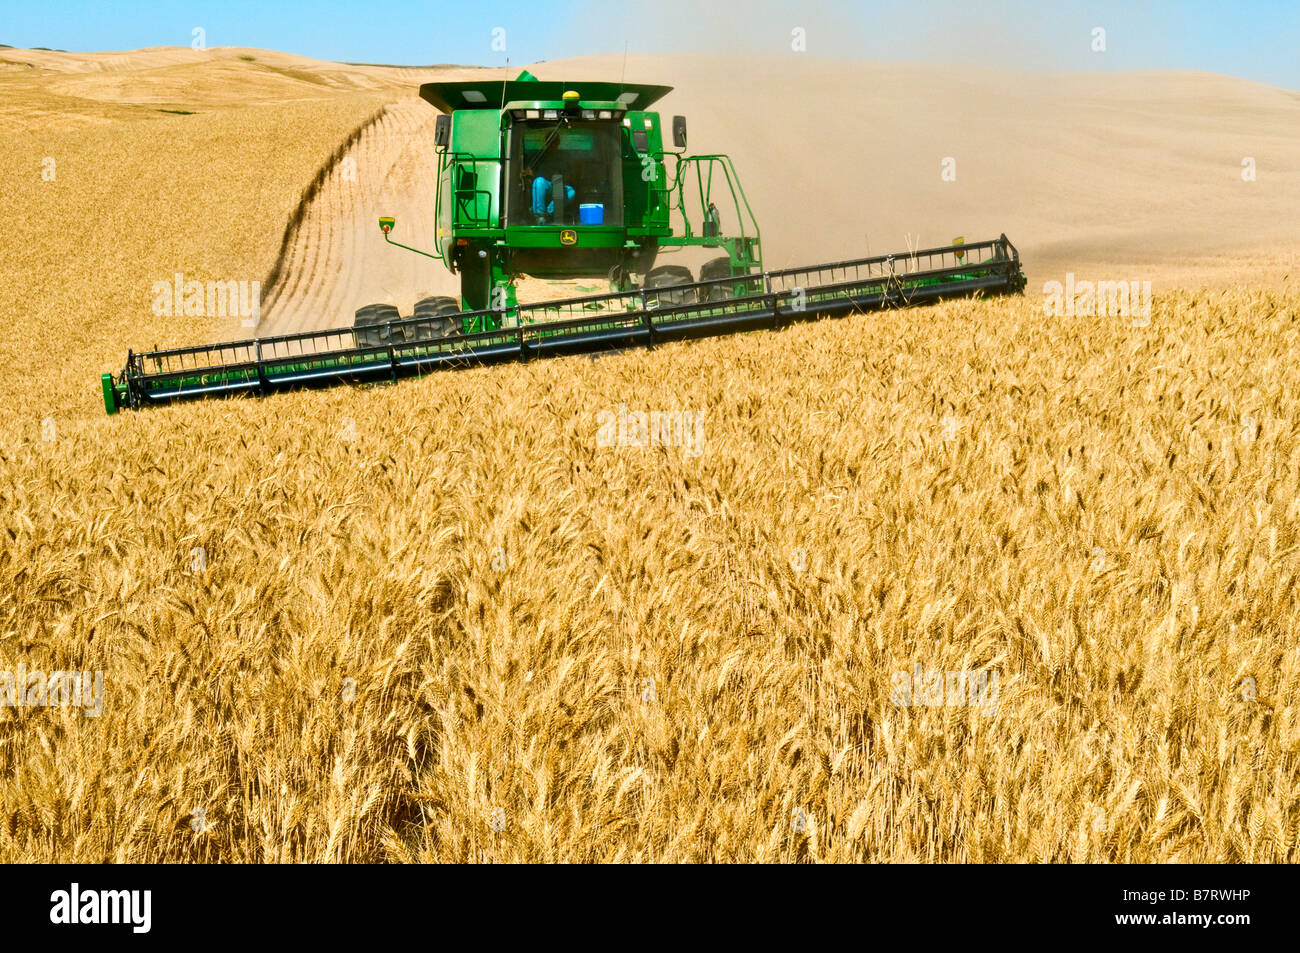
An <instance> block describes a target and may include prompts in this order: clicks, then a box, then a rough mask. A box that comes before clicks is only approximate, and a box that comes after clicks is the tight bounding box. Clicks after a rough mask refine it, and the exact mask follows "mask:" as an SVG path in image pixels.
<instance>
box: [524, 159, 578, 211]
mask: <svg viewBox="0 0 1300 953" xmlns="http://www.w3.org/2000/svg"><path fill="white" fill-rule="evenodd" d="M553 191H554V187H553V186H552V185H551V180H550V179H549V178H548V177H547V176H544V175H538V174H537V172H536V171H535V170H533V169H530V168H528V167H525V168H524V193H525V194H526V195H531V196H532V209H533V217H534V218H535V219H536V220H537V224H538V225H546V224H548V223H549V222H550V221H551V216H552V215H554V214H555V199H554V197H553V196H552V194H551V193H552V192H553ZM577 196H578V193H577V190H575V189H574V187H573V186H571V185H569V184H567V183H566V184H565V186H564V200H565V207H566V208H572V207H573V201H574V199H576V198H577Z"/></svg>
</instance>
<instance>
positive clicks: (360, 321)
mask: <svg viewBox="0 0 1300 953" xmlns="http://www.w3.org/2000/svg"><path fill="white" fill-rule="evenodd" d="M459 313H460V303H459V302H458V301H457V300H456V299H455V298H450V297H447V296H445V295H438V296H435V297H432V298H421V299H420V300H419V301H417V302H416V303H415V310H414V312H413V313H412V315H411V317H412V318H415V319H417V321H418V323H416V324H408V325H405V326H404V327H400V328H396V327H395V328H393V329H392V334H393V337H392V343H393V344H411V343H414V342H417V341H441V340H443V339H444V338H449V337H453V336H455V335H457V334H459V333H460V331H461V328H460V324H459V323H458V322H457V321H456V319H455V318H454V317H451V316H452V315H456V314H459ZM401 320H403V318H402V314H401V312H400V311H398V310H397V306H396V305H391V304H368V305H366V306H365V307H364V308H358V309H357V313H356V317H355V318H354V319H353V321H352V328H353V332H354V334H355V336H356V339H357V344H359V345H360V346H361V347H381V346H383V345H385V344H388V343H389V340H388V330H387V329H386V328H385V327H384V325H385V324H387V323H388V322H389V321H401Z"/></svg>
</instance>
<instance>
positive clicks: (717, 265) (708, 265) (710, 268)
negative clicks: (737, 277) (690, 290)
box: [700, 257, 735, 301]
mask: <svg viewBox="0 0 1300 953" xmlns="http://www.w3.org/2000/svg"><path fill="white" fill-rule="evenodd" d="M730 277H731V259H730V258H725V257H724V258H715V259H713V260H712V261H706V262H705V263H704V264H703V266H701V268H700V281H711V280H712V279H714V278H730ZM700 295H701V296H702V297H703V298H704V300H705V301H725V300H727V299H728V298H731V297H734V296H735V295H734V292H733V290H732V286H731V285H728V284H717V285H711V286H710V287H708V288H701V289H700Z"/></svg>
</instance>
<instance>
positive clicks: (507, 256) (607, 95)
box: [102, 71, 1025, 414]
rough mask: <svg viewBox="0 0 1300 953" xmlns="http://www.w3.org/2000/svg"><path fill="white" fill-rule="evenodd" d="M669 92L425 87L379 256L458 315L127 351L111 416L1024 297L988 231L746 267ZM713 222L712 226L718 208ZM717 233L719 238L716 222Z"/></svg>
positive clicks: (433, 313)
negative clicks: (900, 249) (406, 216)
mask: <svg viewBox="0 0 1300 953" xmlns="http://www.w3.org/2000/svg"><path fill="white" fill-rule="evenodd" d="M670 89H671V87H668V86H641V85H630V84H621V83H555V82H542V81H540V80H537V79H536V78H535V77H533V76H531V75H530V74H529V73H527V72H526V71H525V72H524V73H523V74H521V75H520V76H519V78H518V79H516V80H513V81H507V82H501V81H483V82H455V83H428V84H425V85H423V86H421V87H420V95H421V97H423V98H424V99H425V100H427V101H428V102H430V103H432V104H433V105H434V106H436V107H437V108H438V109H439V110H440V111H441V112H442V115H440V116H438V119H437V125H436V127H435V133H434V141H435V148H437V150H438V152H439V162H438V169H439V171H438V184H437V194H436V196H435V199H434V201H435V203H436V204H435V209H436V221H437V235H436V236H435V243H434V251H433V252H424V251H419V250H418V249H414V248H409V246H406V245H400V243H398V242H395V241H393V239H392V232H393V230H394V228H395V222H394V220H393V219H391V218H382V219H380V222H379V224H380V228H381V229H382V230H383V233H384V237H385V240H387V241H388V242H389V243H390V244H393V245H398V246H399V247H401V248H407V249H408V250H409V251H414V252H417V253H419V254H422V255H428V256H429V257H431V258H435V259H438V260H439V261H441V262H443V264H444V265H446V267H447V268H449V269H450V270H451V271H452V272H453V273H456V274H459V275H460V280H461V300H460V301H457V300H456V299H454V298H449V297H437V298H425V299H424V300H422V301H420V302H418V303H417V304H416V305H415V308H414V313H413V314H412V315H411V316H409V317H403V316H402V315H401V314H400V313H399V312H398V309H397V308H396V307H394V306H392V305H388V304H372V305H367V306H366V307H364V308H361V309H359V310H358V311H357V313H356V317H355V321H354V323H353V325H352V327H344V328H338V329H334V330H326V331H305V332H299V333H295V334H285V335H279V336H275V337H266V338H256V339H253V340H247V341H237V342H232V343H228V344H213V345H204V346H200V347H181V348H171V349H168V350H158V351H149V352H144V353H139V354H137V353H134V352H132V353H130V354H129V355H128V356H127V363H126V367H125V368H124V369H123V370H122V373H121V374H120V375H118V376H117V377H114V376H113V375H111V374H104V375H103V378H102V383H103V391H104V406H105V408H106V409H107V411H108V412H109V413H110V414H112V413H116V412H117V411H118V409H120V408H122V407H132V408H138V407H141V406H145V405H150V404H162V403H168V402H171V401H176V400H185V399H190V398H198V397H214V396H224V395H235V394H267V393H271V392H274V391H284V390H292V389H295V388H301V387H324V386H330V385H334V384H340V383H363V382H371V381H395V380H397V379H398V378H399V377H403V376H412V375H421V374H426V373H429V372H432V371H434V370H438V369H441V368H454V367H466V366H473V365H483V364H493V363H500V362H506V361H528V360H531V359H533V358H537V357H547V356H552V355H567V354H582V353H590V352H594V351H603V350H612V349H621V348H629V347H634V346H653V345H657V344H661V343H665V342H669V341H682V340H689V339H692V338H701V337H709V336H712V335H719V334H729V333H733V332H738V331H752V330H757V329H763V328H771V329H779V328H781V327H782V326H784V325H786V324H789V323H791V322H795V321H803V320H809V319H812V318H821V317H836V316H840V315H845V314H850V313H856V312H861V311H865V310H869V309H875V308H886V307H901V306H908V305H916V304H921V303H929V302H934V301H936V300H939V299H941V298H952V297H958V296H966V295H977V294H978V295H998V294H1014V293H1019V292H1021V291H1023V290H1024V285H1025V277H1024V274H1023V273H1022V271H1021V268H1020V256H1019V254H1018V253H1017V252H1016V249H1015V247H1014V246H1013V245H1012V244H1011V242H1010V241H1008V240H1007V237H1006V235H1002V236H1000V237H999V238H996V239H993V240H991V241H983V242H972V243H964V242H962V241H961V240H960V239H958V240H956V241H955V242H954V243H953V244H952V245H949V246H945V247H941V248H927V249H921V250H916V251H911V252H908V253H906V254H898V255H883V256H880V257H876V258H860V259H856V260H853V261H839V262H832V263H829V264H822V265H811V266H808V267H804V268H786V269H782V270H779V271H764V270H763V258H762V252H761V248H760V243H759V232H758V225H757V223H756V222H755V220H754V215H753V212H752V211H751V210H750V206H749V200H748V199H747V198H746V197H745V192H744V190H743V189H742V188H741V185H740V180H739V178H738V177H737V175H736V170H735V167H734V166H733V165H732V162H731V159H730V158H728V157H727V156H725V155H696V156H688V155H685V153H684V150H685V148H686V120H685V118H684V117H682V116H674V117H673V124H672V138H673V144H674V149H675V151H674V150H665V149H664V146H663V133H662V130H661V128H660V121H659V115H658V113H655V112H650V111H648V110H649V107H650V106H652V105H653V104H654V103H655V102H656V101H657V100H659V99H660V98H662V97H663V96H664V95H666V94H667V93H668V92H669V91H670ZM719 202H721V203H723V205H724V206H725V207H726V208H728V209H729V210H730V219H729V221H728V223H727V225H724V220H723V216H722V214H721V213H720V212H719V210H718V203H719ZM728 225H729V226H730V227H729V228H728V227H727V226H728ZM688 247H699V248H704V249H715V250H717V251H719V252H721V253H723V254H720V255H719V256H718V257H716V258H714V259H713V260H711V261H708V262H706V263H705V264H704V265H703V266H702V268H701V269H700V273H699V276H698V280H697V279H696V277H695V276H694V275H692V273H691V271H690V269H689V268H687V267H684V266H682V265H656V259H657V257H658V255H659V252H660V250H661V249H665V248H688ZM520 275H531V276H535V277H538V278H543V279H571V278H591V277H599V278H608V280H609V283H610V292H609V293H607V294H593V295H587V296H584V297H575V298H565V299H562V300H556V301H544V302H539V303H536V304H519V303H518V302H517V301H516V299H515V278H516V277H517V276H520Z"/></svg>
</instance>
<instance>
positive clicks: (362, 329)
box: [352, 304, 402, 347]
mask: <svg viewBox="0 0 1300 953" xmlns="http://www.w3.org/2000/svg"><path fill="white" fill-rule="evenodd" d="M401 318H402V314H401V312H400V311H398V310H397V306H396V305H391V304H368V305H366V306H365V307H363V308H357V313H356V316H355V317H354V318H353V319H352V331H353V335H354V336H355V337H356V339H357V344H358V345H360V346H361V347H380V346H382V345H384V344H387V343H388V336H387V333H386V332H385V331H384V329H383V327H375V325H383V324H385V323H387V322H389V321H400V320H401ZM394 337H395V339H394V341H393V343H394V344H401V343H402V342H401V341H398V340H396V337H397V336H396V335H395V336H394Z"/></svg>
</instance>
